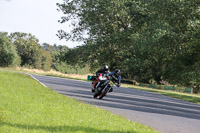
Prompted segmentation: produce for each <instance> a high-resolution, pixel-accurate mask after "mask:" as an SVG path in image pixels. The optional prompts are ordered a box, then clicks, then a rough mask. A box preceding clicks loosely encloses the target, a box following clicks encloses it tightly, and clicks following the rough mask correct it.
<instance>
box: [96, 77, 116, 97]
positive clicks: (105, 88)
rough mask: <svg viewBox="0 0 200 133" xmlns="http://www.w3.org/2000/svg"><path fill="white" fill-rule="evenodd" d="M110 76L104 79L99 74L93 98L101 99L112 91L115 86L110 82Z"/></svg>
mask: <svg viewBox="0 0 200 133" xmlns="http://www.w3.org/2000/svg"><path fill="white" fill-rule="evenodd" d="M111 79H112V75H111V76H108V77H104V76H103V74H100V75H99V76H98V77H97V79H96V84H95V85H94V86H95V90H94V94H93V97H94V98H97V97H98V98H99V99H102V98H103V97H104V96H105V95H106V94H107V93H108V92H109V91H110V90H112V89H113V86H114V85H115V84H114V82H113V81H112V80H111Z"/></svg>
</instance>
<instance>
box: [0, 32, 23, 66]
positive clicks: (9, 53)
mask: <svg viewBox="0 0 200 133" xmlns="http://www.w3.org/2000/svg"><path fill="white" fill-rule="evenodd" d="M0 55H1V56H0V66H3V67H7V66H16V65H18V64H20V58H19V56H18V55H17V53H16V51H15V47H14V45H13V43H12V41H11V39H10V38H9V37H8V34H7V33H3V32H0Z"/></svg>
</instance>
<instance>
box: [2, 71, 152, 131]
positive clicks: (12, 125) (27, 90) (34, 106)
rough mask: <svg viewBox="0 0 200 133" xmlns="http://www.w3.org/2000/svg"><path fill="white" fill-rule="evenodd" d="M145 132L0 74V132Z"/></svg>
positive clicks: (23, 79) (14, 76) (19, 77)
mask: <svg viewBox="0 0 200 133" xmlns="http://www.w3.org/2000/svg"><path fill="white" fill-rule="evenodd" d="M49 132H50V133H53V132H62V133H68V132H69V133H88V132H90V133H147V132H150V133H151V132H156V131H154V130H153V129H151V128H149V127H147V126H145V125H141V124H138V123H135V122H131V121H129V120H126V119H125V118H123V117H121V116H118V115H114V114H112V113H110V112H109V111H105V110H102V109H99V108H98V107H95V106H91V105H89V104H84V103H82V102H79V101H76V100H74V99H71V98H68V97H66V96H63V95H61V94H57V93H56V92H54V91H52V90H50V89H49V88H45V87H43V86H42V85H41V84H40V83H39V82H37V81H35V80H33V79H32V78H31V77H29V76H28V75H24V74H19V73H16V72H5V71H0V133H49Z"/></svg>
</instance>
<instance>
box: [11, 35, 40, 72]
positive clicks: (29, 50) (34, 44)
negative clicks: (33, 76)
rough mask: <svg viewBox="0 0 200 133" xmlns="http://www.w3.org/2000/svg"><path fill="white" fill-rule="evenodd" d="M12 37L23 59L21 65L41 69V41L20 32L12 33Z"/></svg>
mask: <svg viewBox="0 0 200 133" xmlns="http://www.w3.org/2000/svg"><path fill="white" fill-rule="evenodd" d="M10 37H11V39H12V41H13V43H14V45H15V46H16V49H17V52H18V54H19V55H20V57H21V60H22V62H21V65H22V66H24V65H27V66H32V67H33V68H41V62H39V61H40V60H39V59H40V55H41V51H40V49H41V46H40V44H39V40H38V39H37V38H35V36H33V35H31V34H27V33H20V32H15V33H11V35H10Z"/></svg>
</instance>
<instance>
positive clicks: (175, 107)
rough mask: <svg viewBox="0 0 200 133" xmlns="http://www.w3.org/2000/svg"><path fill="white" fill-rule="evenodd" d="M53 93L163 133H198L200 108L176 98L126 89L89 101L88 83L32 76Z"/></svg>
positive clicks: (89, 89)
mask: <svg viewBox="0 0 200 133" xmlns="http://www.w3.org/2000/svg"><path fill="white" fill-rule="evenodd" d="M31 75H32V77H34V78H35V79H37V80H38V81H40V82H41V83H42V84H44V85H45V86H47V87H49V88H51V89H53V90H54V91H56V92H58V93H60V94H63V95H66V96H68V97H72V98H74V99H78V100H81V101H83V102H85V103H90V104H92V105H96V106H98V107H100V108H103V109H106V110H108V111H110V112H112V113H114V114H119V115H121V116H123V117H125V118H127V119H129V120H132V121H136V122H139V123H142V124H145V125H147V126H150V127H152V128H154V129H155V130H157V131H160V132H163V133H200V106H199V105H197V104H193V103H189V102H185V101H181V100H178V99H175V98H170V97H167V96H163V95H159V94H154V93H151V92H146V91H140V90H134V89H129V88H123V87H120V88H117V87H115V88H114V91H113V92H112V93H109V94H108V95H107V96H106V97H104V98H103V99H102V100H99V99H92V93H91V83H89V82H84V81H77V80H70V79H63V78H56V77H50V76H40V75H33V74H31Z"/></svg>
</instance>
